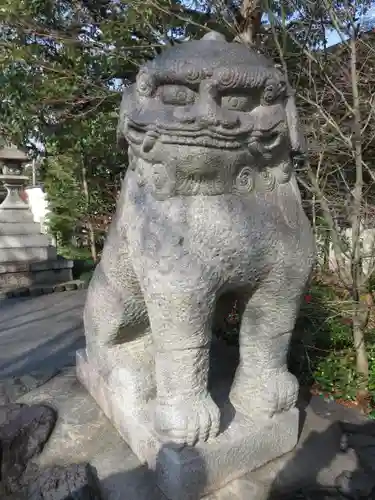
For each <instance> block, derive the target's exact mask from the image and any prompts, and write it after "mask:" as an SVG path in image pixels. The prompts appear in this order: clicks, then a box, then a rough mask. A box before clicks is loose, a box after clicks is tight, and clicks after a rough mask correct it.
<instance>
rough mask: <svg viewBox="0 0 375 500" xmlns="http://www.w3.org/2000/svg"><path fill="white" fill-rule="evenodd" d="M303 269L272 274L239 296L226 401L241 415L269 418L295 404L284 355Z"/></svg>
mask: <svg viewBox="0 0 375 500" xmlns="http://www.w3.org/2000/svg"><path fill="white" fill-rule="evenodd" d="M288 271H290V272H288ZM308 271H309V270H308V269H307V270H306V272H301V273H298V272H297V273H296V272H294V270H291V269H289V270H287V269H285V270H280V272H275V273H274V274H273V275H271V276H270V277H269V278H268V279H267V281H266V282H264V283H262V284H261V285H260V286H259V288H258V289H257V290H256V291H255V293H254V294H253V295H252V296H250V297H247V298H246V297H244V302H245V303H244V307H243V315H242V321H241V328H240V363H239V366H238V369H237V373H236V376H235V380H234V383H233V387H232V390H231V394H230V400H231V402H232V403H233V405H234V406H235V408H236V409H238V410H239V411H242V412H243V413H245V414H249V415H256V414H257V413H260V414H263V415H266V416H272V415H274V414H275V413H279V412H281V411H284V410H289V409H290V408H292V407H293V406H295V404H296V401H297V397H298V391H299V385H298V381H297V379H296V377H295V376H294V375H293V374H291V373H290V372H289V371H288V366H287V355H288V349H289V344H290V340H291V335H292V332H293V329H294V326H295V321H296V317H297V314H298V309H299V304H300V297H301V294H302V292H303V289H304V286H305V283H306V280H307V278H308V275H309V272H308Z"/></svg>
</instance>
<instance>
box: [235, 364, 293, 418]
mask: <svg viewBox="0 0 375 500" xmlns="http://www.w3.org/2000/svg"><path fill="white" fill-rule="evenodd" d="M298 391H299V385H298V381H297V379H296V377H295V376H294V375H293V374H292V373H289V372H288V371H287V370H275V371H273V372H272V373H268V374H267V376H265V374H263V376H262V377H259V378H255V377H252V378H251V379H250V377H244V376H239V377H238V379H237V380H236V381H235V382H234V385H233V387H232V390H231V393H230V401H231V403H232V404H233V406H234V407H235V408H236V409H237V410H238V411H240V412H242V413H244V414H245V415H246V414H247V415H254V414H258V413H262V414H263V415H265V416H270V417H271V416H273V415H274V414H275V413H280V412H282V411H287V410H290V409H291V408H293V407H294V406H295V404H296V401H297V396H298Z"/></svg>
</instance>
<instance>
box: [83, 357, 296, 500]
mask: <svg viewBox="0 0 375 500" xmlns="http://www.w3.org/2000/svg"><path fill="white" fill-rule="evenodd" d="M76 361H77V377H78V379H79V380H80V381H81V383H82V384H83V385H84V386H85V387H86V389H87V390H88V391H89V393H90V394H91V395H92V397H93V398H94V399H95V401H96V402H97V404H98V405H99V406H100V408H101V409H102V410H103V412H104V413H105V414H106V416H107V417H108V418H109V419H110V421H111V422H112V424H113V425H114V426H115V428H116V429H117V430H118V432H119V434H120V435H121V436H122V438H123V439H124V440H125V441H126V442H127V443H128V444H129V446H130V447H131V449H132V450H133V452H134V453H135V454H136V455H137V456H138V458H139V459H140V460H141V461H142V462H147V463H148V465H149V467H150V468H152V469H154V470H155V471H156V480H157V484H158V486H159V488H160V489H161V490H162V491H163V493H164V494H165V495H166V496H167V497H168V498H169V499H171V500H193V499H194V500H196V499H197V498H200V497H201V496H203V495H205V494H208V493H211V492H213V491H215V490H217V489H219V488H221V487H223V486H224V485H225V484H227V483H229V482H230V481H232V480H234V479H236V478H239V477H242V476H243V475H245V474H246V473H248V472H250V471H252V470H255V469H257V468H259V467H261V466H262V465H264V464H266V463H268V462H270V461H271V460H273V459H275V458H277V457H280V456H281V455H283V454H285V453H287V452H289V451H291V450H292V449H293V448H294V447H295V446H296V444H297V440H298V421H299V412H298V410H297V409H295V408H294V409H292V410H290V411H288V412H285V413H283V414H280V415H276V416H275V417H273V418H270V419H261V420H259V421H257V420H251V419H250V418H249V417H246V416H244V415H242V414H240V413H238V412H237V413H236V414H235V416H234V418H232V419H231V417H230V414H231V413H230V412H231V410H232V408H231V407H230V405H228V404H224V405H223V406H222V415H223V422H225V421H228V422H230V424H229V425H227V426H224V429H223V431H222V433H221V434H220V435H219V436H218V437H217V438H216V439H215V440H212V441H211V442H207V443H202V444H199V445H198V446H196V447H185V448H183V449H182V450H179V449H177V448H176V447H175V446H173V445H171V444H165V443H164V444H163V443H162V442H161V441H160V440H159V439H158V437H157V436H156V435H155V434H154V432H153V428H152V425H151V422H152V403H150V405H149V407H147V408H145V409H144V411H143V412H139V410H138V412H135V411H134V409H132V408H131V405H129V401H128V400H127V395H126V389H124V385H122V386H121V387H118V389H117V390H116V387H114V386H113V385H112V386H109V384H108V382H107V381H106V379H105V378H104V377H103V376H102V375H101V373H99V371H98V369H97V365H96V364H95V363H93V362H90V360H88V358H87V355H86V352H85V351H84V350H81V351H78V352H77V358H76ZM125 370H126V368H125ZM123 376H124V380H126V378H127V377H126V373H123ZM129 376H130V377H131V374H130V373H129Z"/></svg>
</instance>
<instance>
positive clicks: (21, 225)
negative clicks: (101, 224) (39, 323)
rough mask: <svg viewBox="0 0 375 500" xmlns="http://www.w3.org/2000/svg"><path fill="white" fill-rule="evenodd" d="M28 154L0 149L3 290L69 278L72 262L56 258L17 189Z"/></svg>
mask: <svg viewBox="0 0 375 500" xmlns="http://www.w3.org/2000/svg"><path fill="white" fill-rule="evenodd" d="M26 160H27V157H26V156H25V155H24V153H22V152H21V151H19V150H18V149H17V148H14V147H10V148H4V149H2V150H1V151H0V168H1V171H2V174H1V175H0V182H2V183H3V185H4V186H5V188H6V190H7V195H6V197H5V200H4V201H3V202H2V203H1V205H0V289H1V290H2V291H4V290H6V291H8V290H10V291H11V290H15V289H17V288H24V287H31V286H33V285H41V284H55V283H61V282H64V281H69V280H71V279H72V267H73V263H72V262H71V261H66V260H64V259H58V258H57V253H56V248H55V247H53V246H51V245H50V243H49V238H48V236H47V235H45V234H42V233H41V231H40V224H38V223H37V222H34V218H33V215H32V212H31V210H30V207H29V206H28V204H27V203H25V202H24V201H23V200H22V199H21V197H20V192H21V190H22V189H23V186H24V185H25V183H26V182H27V181H28V177H27V176H24V175H22V172H23V167H22V163H23V162H25V161H26Z"/></svg>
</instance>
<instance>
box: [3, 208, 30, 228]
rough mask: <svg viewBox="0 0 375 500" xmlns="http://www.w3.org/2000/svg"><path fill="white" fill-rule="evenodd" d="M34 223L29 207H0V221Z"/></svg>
mask: <svg viewBox="0 0 375 500" xmlns="http://www.w3.org/2000/svg"><path fill="white" fill-rule="evenodd" d="M3 222H4V223H10V224H13V223H16V222H22V223H29V222H30V223H34V217H33V214H32V213H31V211H30V210H29V207H28V206H27V205H26V206H25V207H17V208H11V209H10V208H6V209H5V208H1V209H0V223H3Z"/></svg>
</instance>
